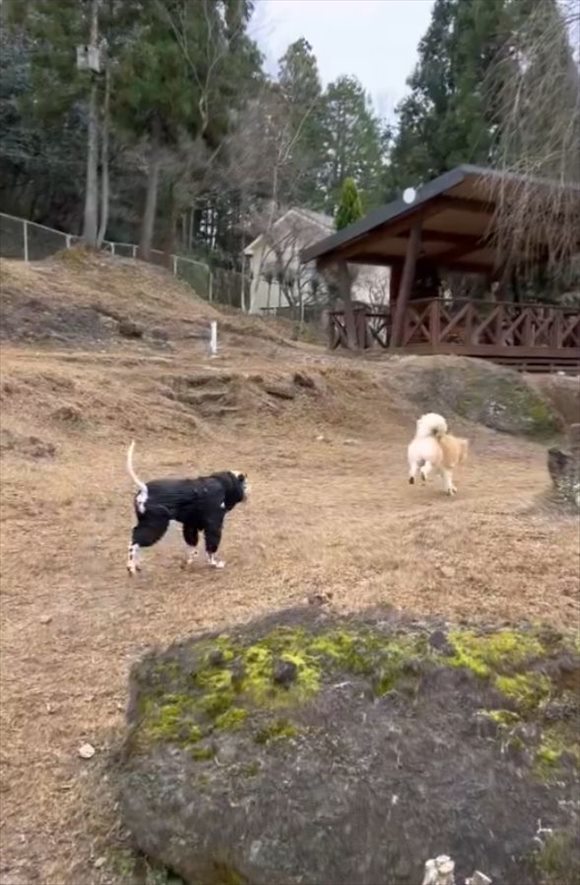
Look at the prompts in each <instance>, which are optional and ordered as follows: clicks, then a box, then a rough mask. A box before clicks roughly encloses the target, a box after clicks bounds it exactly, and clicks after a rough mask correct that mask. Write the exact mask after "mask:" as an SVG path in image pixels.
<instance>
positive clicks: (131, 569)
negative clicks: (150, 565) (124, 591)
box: [127, 562, 138, 578]
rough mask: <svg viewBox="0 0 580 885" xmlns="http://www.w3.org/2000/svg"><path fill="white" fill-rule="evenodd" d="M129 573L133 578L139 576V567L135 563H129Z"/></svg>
mask: <svg viewBox="0 0 580 885" xmlns="http://www.w3.org/2000/svg"><path fill="white" fill-rule="evenodd" d="M127 571H128V573H129V575H130V576H131V577H132V578H134V577H135V575H136V574H137V571H138V568H137V566H136V565H135V563H134V562H128V563H127Z"/></svg>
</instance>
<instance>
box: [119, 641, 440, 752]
mask: <svg viewBox="0 0 580 885" xmlns="http://www.w3.org/2000/svg"><path fill="white" fill-rule="evenodd" d="M427 655H431V657H433V656H434V655H433V653H432V652H430V651H429V648H428V645H427V642H426V638H425V637H424V636H422V635H417V634H401V635H392V636H384V635H380V634H378V633H376V632H373V630H372V629H370V628H369V629H366V628H360V627H358V628H357V629H336V628H333V629H330V630H327V631H320V632H317V633H313V632H310V631H307V630H305V629H303V628H289V627H278V628H275V629H273V630H272V631H271V632H269V633H267V634H266V635H264V636H263V637H261V638H259V639H257V640H256V641H254V642H249V643H244V642H241V641H239V640H237V639H234V638H231V637H229V636H226V635H222V636H219V637H217V638H216V639H214V640H212V641H211V642H206V643H200V646H199V649H198V650H197V653H196V660H195V665H194V666H190V667H189V668H182V667H181V665H180V664H179V662H178V660H173V661H167V660H161V661H156V662H155V664H154V666H153V669H152V670H151V671H150V673H149V679H148V686H147V689H146V690H144V691H143V692H142V694H141V698H140V704H139V708H140V709H139V712H140V717H139V722H138V723H137V725H136V728H135V730H134V735H133V748H134V749H135V750H138V749H145V748H146V747H147V746H149V745H150V744H151V743H152V742H166V743H174V744H177V745H178V746H181V747H184V748H191V747H192V745H195V744H197V743H198V742H199V741H200V740H202V738H204V737H207V736H208V735H211V734H212V733H213V732H215V731H219V732H223V731H231V730H239V729H241V728H250V729H251V730H252V731H253V734H254V738H255V740H256V741H257V742H258V743H268V742H269V741H271V740H273V739H275V738H277V737H289V736H291V733H292V734H293V733H295V731H296V727H295V726H294V725H292V726H291V725H290V724H289V723H287V722H286V720H284V719H282V718H280V717H279V716H278V717H276V715H275V714H276V713H277V712H278V713H280V712H282V711H283V710H293V709H297V708H299V707H300V706H301V705H302V704H304V703H305V702H308V701H309V700H311V699H312V698H314V697H315V696H316V694H317V693H318V692H319V691H320V689H321V686H322V684H323V682H324V681H325V680H328V679H331V678H332V674H333V673H341V674H351V675H353V676H360V677H368V678H369V679H370V680H371V683H372V687H373V691H374V693H375V694H376V695H377V696H379V695H383V694H385V693H387V692H388V691H390V690H391V689H393V688H394V687H395V686H396V685H398V684H400V683H405V684H409V683H413V684H416V683H417V673H416V671H415V670H414V669H413V666H412V665H413V662H415V661H417V660H418V659H422V658H424V657H426V656H427ZM285 664H290V665H291V667H290V668H286V672H290V673H291V677H290V678H289V679H288V680H287V681H285V682H283V683H282V682H278V681H277V679H276V674H277V673H278V672H279V671H280V670H284V665H285ZM188 670H189V672H187V671H188ZM264 720H265V723H264ZM280 722H285V725H284V727H283V728H280V726H279V723H280ZM191 755H192V757H193V758H205V757H204V756H203V753H202V752H201V749H198V750H197V751H196V752H192V753H191Z"/></svg>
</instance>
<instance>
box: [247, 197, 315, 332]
mask: <svg viewBox="0 0 580 885" xmlns="http://www.w3.org/2000/svg"><path fill="white" fill-rule="evenodd" d="M271 219H272V210H271V208H270V207H266V208H265V210H264V212H263V218H262V219H261V220H260V218H258V219H257V223H258V229H260V230H261V238H262V244H261V255H260V262H259V270H258V273H259V275H260V277H262V278H271V279H273V280H275V281H276V283H277V284H278V286H279V289H280V293H281V294H282V295H283V296H284V299H285V301H286V304H287V306H288V307H290V308H292V309H293V310H294V311H295V312H296V313H298V314H299V315H300V318H301V319H303V317H304V311H305V309H306V308H307V307H309V306H312V305H321V304H323V303H325V302H326V300H327V292H326V287H325V285H324V281H323V280H322V279H321V278H320V277H319V275H318V274H317V273H316V270H315V268H313V266H312V264H310V265H308V264H303V263H302V261H301V253H302V250H303V249H304V248H305V246H308V245H310V244H311V243H313V242H315V241H316V240H318V239H320V238H321V237H322V236H324V235H325V231H324V230H323V229H322V228H321V227H320V225H319V224H316V223H314V221H311V220H309V218H308V216H307V215H306V214H305V213H304V212H300V211H299V210H298V212H297V213H296V214H293V213H291V212H290V213H288V212H284V211H283V210H279V211H278V213H277V214H276V216H275V218H274V222H273V223H271Z"/></svg>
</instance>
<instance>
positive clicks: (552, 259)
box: [487, 0, 580, 272]
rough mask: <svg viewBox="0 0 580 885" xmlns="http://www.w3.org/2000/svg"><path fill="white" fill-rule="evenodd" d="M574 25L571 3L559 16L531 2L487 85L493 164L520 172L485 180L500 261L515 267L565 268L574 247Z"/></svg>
mask: <svg viewBox="0 0 580 885" xmlns="http://www.w3.org/2000/svg"><path fill="white" fill-rule="evenodd" d="M579 28H580V7H579V6H578V4H577V0H573V2H570V3H569V4H568V7H567V8H566V10H565V12H564V14H560V12H559V11H558V7H557V6H556V5H552V4H546V3H537V4H536V5H535V6H534V8H533V9H532V12H531V14H530V15H529V16H528V17H527V18H526V20H525V21H524V22H523V23H522V25H521V27H520V29H519V30H518V31H517V32H516V34H515V35H514V36H513V38H512V39H511V40H510V42H509V44H508V45H506V46H505V47H504V49H503V52H502V55H501V57H500V58H499V59H498V61H497V64H496V65H495V68H494V70H493V72H492V76H491V77H490V79H489V81H488V84H487V85H488V89H489V90H491V94H492V95H493V97H494V99H495V100H496V101H497V119H498V138H497V153H496V166H497V167H498V168H499V169H500V170H501V171H502V172H507V173H515V175H516V176H518V177H515V178H502V177H500V176H492V177H491V178H490V186H491V189H492V192H493V198H494V201H495V203H496V206H497V211H496V214H495V218H494V225H493V226H494V235H495V238H496V245H497V246H498V249H499V253H500V254H501V255H502V256H503V260H504V263H510V264H512V265H513V266H514V267H517V266H519V268H520V269H525V268H528V267H530V266H531V265H533V264H534V263H535V262H537V261H538V260H542V261H546V260H547V261H548V262H549V263H550V264H551V266H552V267H553V268H557V269H559V271H564V272H566V271H567V270H569V268H570V267H571V259H572V256H573V255H574V254H575V253H576V252H578V251H579V249H580V241H579V235H578V232H579V230H580V150H579V148H578V146H579V145H580V70H579V59H578V56H577V54H576V55H575V53H574V51H573V45H570V36H571V35H572V39H574V38H573V35H574V34H576V35H577V34H578V30H579ZM576 39H577V37H576ZM546 245H547V250H548V254H547V255H546V254H544V252H543V251H542V250H545V249H546Z"/></svg>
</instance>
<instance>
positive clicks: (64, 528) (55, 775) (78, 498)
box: [0, 344, 578, 885]
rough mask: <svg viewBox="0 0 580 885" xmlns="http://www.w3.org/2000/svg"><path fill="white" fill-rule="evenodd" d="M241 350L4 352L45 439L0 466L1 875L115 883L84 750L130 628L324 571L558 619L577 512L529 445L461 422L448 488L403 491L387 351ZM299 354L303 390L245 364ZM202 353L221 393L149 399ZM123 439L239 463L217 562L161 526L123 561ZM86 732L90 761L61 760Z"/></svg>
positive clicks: (183, 616)
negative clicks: (189, 551) (564, 512)
mask: <svg viewBox="0 0 580 885" xmlns="http://www.w3.org/2000/svg"><path fill="white" fill-rule="evenodd" d="M252 346H253V347H254V349H253V350H252V347H251V346H249V345H247V344H246V345H244V347H242V346H238V348H237V349H236V348H235V347H234V345H232V346H231V347H229V348H226V351H225V354H224V357H223V360H221V361H217V363H216V362H214V363H211V364H208V362H207V361H202V360H200V359H199V357H197V358H195V357H194V356H193V355H192V354H190V353H187V352H185V351H183V352H181V351H180V352H179V353H174V354H169V355H165V356H162V357H150V356H148V355H147V354H145V353H144V352H143V353H138V354H137V353H135V352H134V349H132V348H131V347H129V349H128V350H127V352H126V353H121V352H115V353H105V354H95V353H86V352H85V353H80V352H76V353H58V352H55V351H53V352H48V351H44V352H36V353H34V352H32V351H31V350H29V349H18V348H7V349H5V351H4V354H3V360H2V395H3V426H4V427H7V428H9V430H10V431H11V432H12V434H13V435H14V438H16V439H18V438H19V437H21V438H23V439H25V438H27V437H29V436H30V435H31V434H34V435H36V436H38V437H39V438H41V439H43V440H48V441H50V442H52V443H53V444H54V445H55V446H56V448H57V453H56V456H55V457H54V458H49V457H45V458H36V459H35V458H34V457H32V456H30V454H28V450H27V449H26V447H23V448H22V451H20V450H19V448H18V445H17V444H16V446H15V447H13V448H11V449H10V450H9V451H8V452H7V453H6V456H5V458H4V459H3V461H2V512H1V519H2V525H1V530H2V531H1V552H2V625H1V626H2V652H3V653H2V672H1V677H2V710H1V713H2V756H1V761H2V769H3V772H2V785H3V786H2V790H3V792H2V797H1V798H2V831H1V833H2V848H3V860H2V868H1V871H0V881H1V882H2V883H3V885H7V883H10V885H24V883H33V882H37V883H42V885H44V883H51V885H61V883H62V885H65V883H66V885H68V883H73V882H75V883H78V882H82V883H93V882H94V883H102V882H114V883H116V885H121V882H127V881H130V878H128V876H129V873H128V872H127V869H126V868H125V869H124V870H123V868H122V865H119V863H117V864H116V865H115V863H113V862H110V857H109V855H110V853H111V846H112V847H113V849H114V850H115V851H117V856H118V850H119V846H123V844H124V842H123V834H122V832H121V831H120V828H119V825H118V822H117V820H116V816H115V809H114V804H113V798H112V797H113V793H114V790H112V789H111V785H110V784H108V783H107V782H106V781H105V780H104V775H105V773H106V771H105V767H104V762H103V760H106V759H107V758H108V757H109V754H110V746H111V741H112V740H114V735H115V734H116V733H117V731H118V729H119V728H120V726H121V724H122V721H123V709H124V704H125V702H126V685H127V673H128V669H129V667H130V665H131V663H132V661H134V660H135V659H137V658H138V657H139V656H140V655H141V654H142V653H143V651H144V650H145V649H146V648H148V647H151V646H153V645H157V644H161V645H163V644H167V643H170V642H172V641H174V640H176V639H178V638H180V637H183V636H185V635H187V634H190V633H192V632H194V631H198V630H205V629H207V628H210V627H218V626H225V625H228V624H232V623H234V622H240V621H245V620H248V619H250V618H253V617H254V616H256V615H259V614H261V613H265V612H267V611H270V610H272V609H276V608H278V607H282V606H287V605H293V604H300V603H302V602H303V601H304V599H305V597H306V596H307V594H309V593H311V592H313V591H316V590H331V591H332V592H333V593H334V598H333V605H335V607H336V608H337V609H338V610H339V611H348V610H354V609H360V608H364V607H366V606H374V605H381V606H396V607H400V608H404V609H406V610H408V611H412V612H414V613H416V615H417V616H418V617H422V616H427V615H429V614H432V613H437V614H443V615H445V616H447V617H449V618H453V619H461V618H469V619H483V620H486V621H493V622H498V621H503V620H510V621H519V620H522V619H531V620H541V621H547V622H549V623H551V624H553V625H555V626H556V627H569V626H570V625H571V624H572V623H573V622H574V621H575V619H577V617H578V607H577V603H578V597H577V591H578V586H577V584H578V572H577V556H578V538H577V525H576V522H575V520H574V519H573V518H567V517H565V516H561V515H559V514H558V513H557V512H556V511H551V510H550V509H549V507H548V505H545V504H544V503H543V499H542V493H543V492H544V490H545V489H546V487H547V484H548V478H547V473H546V469H545V451H544V449H543V448H542V447H539V446H536V445H534V444H532V443H528V442H523V441H521V440H516V439H510V438H507V437H502V436H499V435H497V434H493V433H491V432H488V431H485V430H483V429H481V428H475V427H470V428H466V427H465V426H463V427H461V428H459V427H458V428H457V429H461V431H462V433H464V432H465V431H466V430H467V433H466V434H465V435H468V436H470V437H471V441H472V447H471V455H470V461H469V462H468V463H467V465H465V466H464V467H462V468H460V469H459V470H458V471H457V475H456V482H457V485H458V488H459V494H458V496H457V498H455V499H453V500H449V499H447V498H446V497H444V496H443V495H442V494H441V491H440V489H439V488H438V487H437V485H436V484H433V483H432V484H429V485H428V486H427V487H426V488H424V489H421V488H418V487H410V486H408V484H407V476H406V464H405V448H406V444H407V442H408V438H409V435H410V434H411V432H412V430H413V420H414V417H415V415H414V414H413V412H412V411H411V410H409V411H406V410H405V407H404V406H403V405H401V404H400V403H396V402H394V401H391V400H390V399H389V397H388V396H387V394H386V393H385V389H384V387H383V386H382V375H381V372H384V369H380V368H377V367H374V366H363V367H353V366H351V365H349V364H348V361H344V362H341V361H340V360H336V361H331V360H329V359H327V358H326V357H325V356H324V355H323V354H321V353H320V354H319V353H318V352H314V351H310V350H308V349H304V350H301V349H299V350H296V351H291V350H287V349H285V348H283V347H281V348H279V349H277V350H276V351H274V352H273V353H271V352H270V351H268V352H265V351H263V350H261V349H260V347H258V346H257V345H256V346H254V345H252ZM245 348H247V350H245ZM296 369H300V370H301V371H310V372H312V373H313V377H315V379H316V383H317V385H318V387H319V394H318V395H316V394H314V393H312V392H311V391H308V390H305V391H304V392H303V393H301V394H300V395H298V396H297V397H296V398H295V399H294V400H292V401H288V402H285V401H280V400H275V399H274V398H272V397H269V396H267V394H266V393H265V392H264V390H263V387H262V386H261V385H260V383H259V381H258V380H257V379H258V378H262V377H272V378H276V377H283V376H289V375H291V373H292V372H293V371H294V370H296ZM208 372H209V373H214V374H216V376H220V377H221V382H220V383H222V384H223V386H224V387H225V388H227V391H228V396H230V397H231V398H232V399H231V401H232V402H233V403H234V404H235V405H234V407H237V408H239V409H240V411H239V412H236V413H231V414H230V413H226V414H225V415H215V416H212V415H211V414H209V415H207V414H206V415H203V414H202V412H203V409H202V410H201V411H200V410H199V409H197V408H196V407H195V406H192V404H191V403H189V404H188V403H184V402H182V401H179V400H175V399H173V400H172V399H169V398H168V397H167V395H166V393H167V390H166V389H167V388H171V389H172V390H174V389H175V388H174V386H172V385H174V381H175V379H176V378H178V379H179V378H183V377H184V376H192V375H195V374H196V373H197V374H198V375H203V374H204V373H205V374H207V373H208ZM225 377H229V380H228V381H227V382H226V381H225V380H224V378H225ZM172 379H173V380H172ZM210 386H211V385H210ZM451 426H452V429H455V427H456V422H453V421H451ZM320 433H323V434H325V436H326V439H325V440H324V441H321V440H318V439H317V436H318V435H319V434H320ZM133 434H135V435H136V436H137V439H138V448H137V452H136V465H137V467H138V472H139V473H140V474H141V475H142V476H144V477H152V476H154V475H156V476H159V475H164V474H171V473H173V474H176V473H184V472H192V473H197V472H202V471H204V470H210V469H216V468H220V467H222V466H228V465H230V464H231V465H234V466H236V467H238V466H239V467H241V468H244V469H245V470H246V471H247V472H248V473H249V475H250V480H251V483H252V492H253V493H252V500H251V502H250V503H249V504H248V505H247V506H246V507H241V508H239V509H238V510H236V511H235V512H234V513H233V514H231V515H230V517H228V521H227V525H226V530H225V537H224V543H223V554H224V557H225V559H226V561H227V568H226V570H225V571H224V572H211V571H208V570H206V569H205V568H203V567H201V566H200V567H196V568H192V569H191V570H187V571H186V570H183V569H182V567H181V560H182V556H181V552H182V551H181V542H180V537H179V534H178V532H177V531H171V532H170V533H169V535H168V537H167V538H166V539H165V540H164V541H163V542H162V543H160V544H159V545H158V546H156V547H155V548H154V549H153V550H152V551H150V552H149V553H147V554H146V557H145V571H144V572H143V573H142V574H141V575H140V576H139V577H138V578H137V579H136V580H130V579H128V577H127V575H126V572H125V555H126V544H127V540H128V532H129V528H130V525H131V518H132V514H131V485H130V483H129V480H128V478H127V476H126V474H125V469H124V458H125V446H126V444H127V442H128V440H129V439H130V437H131V436H132V435H133ZM352 437H355V438H356V444H347V442H346V441H348V443H351V442H352V440H349V439H348V438H352ZM48 619H50V620H48ZM47 621H48V622H47ZM83 741H89V742H91V743H92V744H93V745H94V746H95V747H96V748H97V756H96V757H95V759H93V760H91V761H88V762H87V761H82V760H81V759H80V758H79V757H78V755H77V750H78V747H79V745H80V744H81V743H82V742H83ZM101 766H103V767H101ZM95 773H98V777H95V776H94V775H95ZM113 786H114V785H113ZM115 851H113V855H114V853H115ZM100 856H106V857H107V858H108V859H107V862H106V863H105V865H104V866H103V867H102V868H98V869H97V868H96V867H95V865H94V861H95V859H96V858H97V857H100Z"/></svg>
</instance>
